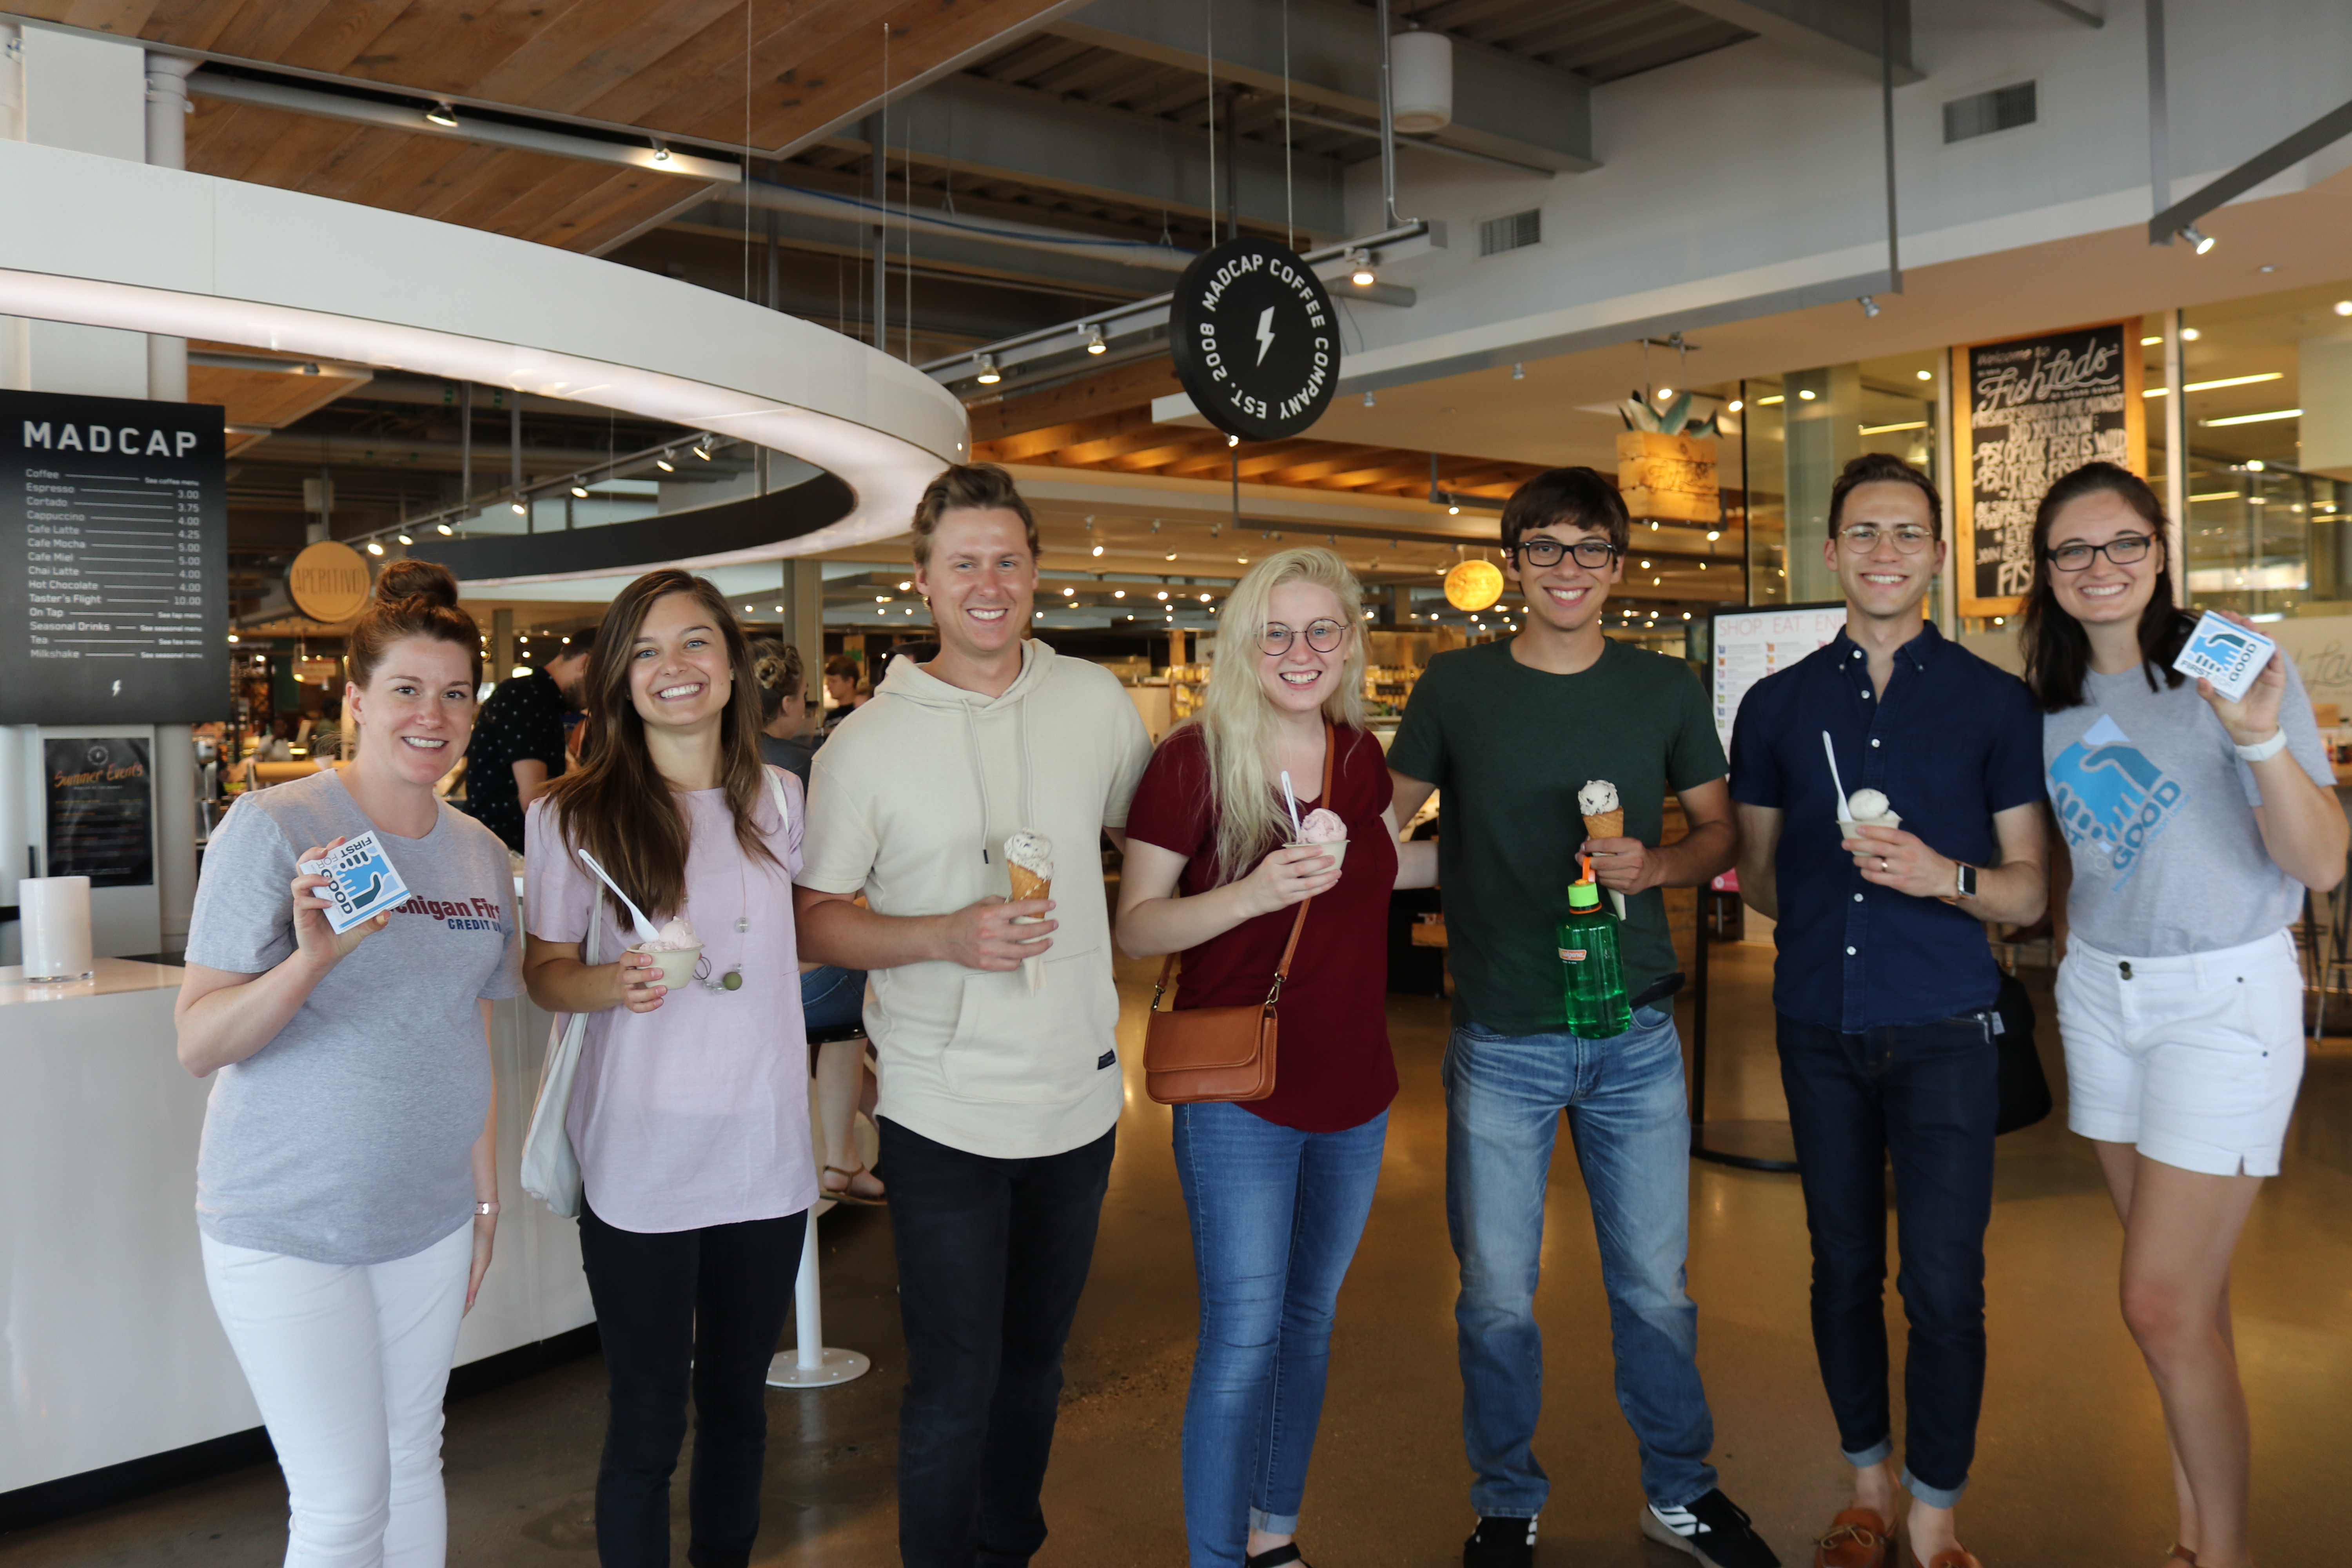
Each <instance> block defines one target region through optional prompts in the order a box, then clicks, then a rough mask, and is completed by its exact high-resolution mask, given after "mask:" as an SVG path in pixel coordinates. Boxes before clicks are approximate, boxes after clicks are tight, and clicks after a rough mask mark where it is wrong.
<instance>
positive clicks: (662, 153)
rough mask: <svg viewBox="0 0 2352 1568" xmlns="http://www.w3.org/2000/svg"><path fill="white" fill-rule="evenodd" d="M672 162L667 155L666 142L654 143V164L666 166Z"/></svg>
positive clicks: (667, 146)
mask: <svg viewBox="0 0 2352 1568" xmlns="http://www.w3.org/2000/svg"><path fill="white" fill-rule="evenodd" d="M671 161H672V160H671V158H670V155H669V144H668V143H667V142H658V141H657V142H655V143H654V162H655V163H661V164H665V165H667V163H670V162H671Z"/></svg>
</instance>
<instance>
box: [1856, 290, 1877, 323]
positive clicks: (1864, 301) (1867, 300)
mask: <svg viewBox="0 0 2352 1568" xmlns="http://www.w3.org/2000/svg"><path fill="white" fill-rule="evenodd" d="M1855 302H1856V303H1857V304H1859V305H1861V307H1862V313H1863V314H1864V316H1865V317H1868V318H1870V319H1871V320H1873V321H1875V320H1876V319H1877V317H1878V301H1877V300H1874V299H1872V298H1871V297H1870V296H1869V295H1867V294H1864V296H1863V297H1862V298H1861V299H1860V300H1857V301H1855Z"/></svg>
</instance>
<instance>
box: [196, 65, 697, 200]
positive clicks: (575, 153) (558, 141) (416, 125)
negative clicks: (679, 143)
mask: <svg viewBox="0 0 2352 1568" xmlns="http://www.w3.org/2000/svg"><path fill="white" fill-rule="evenodd" d="M188 92H189V95H190V96H191V97H194V98H216V99H220V100H224V101H226V102H230V103H255V104H260V105H261V106H263V107H264V108H268V109H283V110H289V111H291V112H293V113H296V114H308V115H313V116H315V117H317V118H319V119H322V120H341V121H350V122H351V123H352V124H355V125H380V126H383V127H384V128H386V129H387V130H393V131H405V132H409V133H411V134H412V135H416V136H435V137H439V138H441V139H442V140H444V141H449V142H482V143H485V144H487V145H488V146H492V147H514V148H520V149H521V150H522V151H524V152H530V153H549V154H551V155H552V156H555V157H558V158H573V159H579V160H582V161H583V162H586V163H612V164H615V165H617V166H619V167H622V168H626V169H644V170H646V171H648V172H649V173H652V174H677V175H680V176H682V177H684V178H686V179H690V180H701V181H705V182H708V183H709V184H734V183H735V182H736V181H737V180H740V179H741V178H742V177H743V176H742V170H741V169H740V167H739V166H738V165H737V164H735V163H728V162H724V161H722V160H719V159H717V158H704V157H700V156H698V155H697V154H695V153H681V152H678V151H677V150H676V149H675V148H671V149H668V150H667V151H666V152H665V151H663V150H662V149H661V147H660V146H658V145H657V143H656V141H655V139H653V138H651V137H646V138H641V140H643V141H644V142H645V145H643V146H638V145H636V144H635V142H618V141H608V140H605V139H604V138H602V137H597V136H583V135H581V134H579V133H578V132H570V131H553V130H549V129H547V128H545V127H543V126H538V125H514V124H509V123H506V122H504V121H496V120H486V119H483V118H482V117H480V116H479V115H475V114H463V113H461V114H455V115H453V116H452V118H453V119H455V120H456V121H457V123H456V124H455V125H436V124H434V123H433V122H431V121H427V120H426V119H425V111H424V110H423V109H422V108H408V107H404V106H403V105H400V104H396V103H386V102H384V101H383V100H382V99H378V98H370V97H363V96H362V95H360V94H358V93H355V92H349V91H342V92H336V91H330V90H327V89H322V88H315V87H295V86H292V85H290V84H289V83H285V82H275V81H256V80H254V79H251V78H248V77H238V76H224V75H223V74H221V73H220V72H218V71H206V70H199V71H197V72H196V73H195V74H194V76H192V77H190V78H189V79H188Z"/></svg>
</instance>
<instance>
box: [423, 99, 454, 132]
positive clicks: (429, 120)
mask: <svg viewBox="0 0 2352 1568" xmlns="http://www.w3.org/2000/svg"><path fill="white" fill-rule="evenodd" d="M425 124H427V125H438V126H439V127H440V128H441V129H442V130H444V131H455V130H457V110H454V109H452V108H450V107H449V100H447V99H446V98H445V99H442V100H438V101H437V102H436V103H435V104H434V105H433V107H432V108H430V109H428V110H425Z"/></svg>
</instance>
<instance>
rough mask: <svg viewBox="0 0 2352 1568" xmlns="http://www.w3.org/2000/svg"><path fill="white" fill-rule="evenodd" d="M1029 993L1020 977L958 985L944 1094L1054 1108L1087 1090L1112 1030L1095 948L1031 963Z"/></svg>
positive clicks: (988, 977) (979, 977)
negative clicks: (1035, 971)
mask: <svg viewBox="0 0 2352 1568" xmlns="http://www.w3.org/2000/svg"><path fill="white" fill-rule="evenodd" d="M1038 967H1039V969H1040V971H1041V973H1040V981H1041V984H1039V985H1038V987H1037V989H1036V990H1035V991H1034V992H1033V991H1031V990H1030V988H1029V977H1028V976H1027V975H1026V974H1025V973H1023V972H1021V971H1020V970H1017V969H1016V970H1014V971H1013V972H1012V973H972V974H967V975H966V976H965V977H964V983H963V1000H962V1004H961V1006H959V1007H958V1009H957V1011H956V1027H955V1034H954V1036H953V1037H952V1038H950V1040H949V1041H948V1049H947V1057H946V1061H945V1068H946V1078H947V1084H948V1089H950V1092H952V1093H954V1094H955V1095H956V1096H957V1097H959V1098H960V1099H963V1100H995V1101H1001V1102H1007V1103H1013V1104H1024V1105H1060V1104H1066V1103H1068V1102H1069V1101H1071V1100H1078V1099H1081V1098H1083V1097H1084V1096H1085V1095H1087V1093H1089V1092H1090V1091H1091V1090H1092V1089H1093V1087H1094V1082H1095V1078H1096V1075H1097V1073H1100V1072H1105V1071H1113V1072H1115V1071H1116V1069H1115V1068H1103V1067H1102V1066H1100V1065H1099V1064H1100V1063H1101V1060H1102V1056H1103V1053H1104V1052H1105V1051H1108V1050H1109V1049H1111V1048H1112V1044H1113V1037H1114V1036H1115V1035H1116V1033H1117V1031H1118V988H1117V987H1116V986H1114V985H1113V984H1111V978H1110V965H1109V964H1108V963H1106V962H1104V958H1103V952H1102V949H1101V948H1099V947H1093V948H1088V949H1087V950H1086V951H1085V952H1071V953H1058V952H1057V953H1055V954H1053V955H1052V956H1050V957H1047V958H1045V959H1041V960H1039V961H1038Z"/></svg>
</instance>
